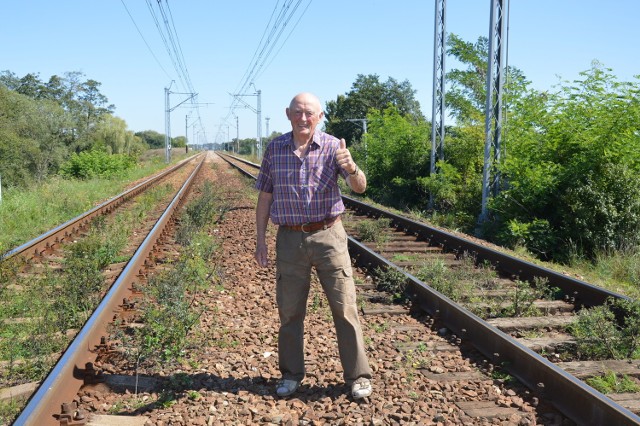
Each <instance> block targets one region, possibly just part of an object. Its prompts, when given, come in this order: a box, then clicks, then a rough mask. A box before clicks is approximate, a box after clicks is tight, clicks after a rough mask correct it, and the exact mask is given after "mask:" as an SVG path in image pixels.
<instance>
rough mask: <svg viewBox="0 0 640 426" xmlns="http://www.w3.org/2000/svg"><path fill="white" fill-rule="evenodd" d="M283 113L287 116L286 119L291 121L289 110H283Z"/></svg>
mask: <svg viewBox="0 0 640 426" xmlns="http://www.w3.org/2000/svg"><path fill="white" fill-rule="evenodd" d="M284 113H285V114H287V118H288V119H289V120H291V117H289V108H285V109H284Z"/></svg>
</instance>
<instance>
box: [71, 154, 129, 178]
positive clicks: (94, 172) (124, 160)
mask: <svg viewBox="0 0 640 426" xmlns="http://www.w3.org/2000/svg"><path fill="white" fill-rule="evenodd" d="M135 164H136V161H135V159H134V158H133V157H131V156H129V155H126V154H113V155H109V154H107V153H105V152H102V151H83V152H81V153H80V154H76V153H74V154H73V155H71V158H70V159H69V161H67V162H66V163H64V164H63V165H62V167H61V168H60V174H61V175H62V176H64V177H70V178H76V179H91V178H94V177H111V176H115V175H117V174H118V173H121V172H123V171H125V170H128V169H130V168H132V167H134V166H135Z"/></svg>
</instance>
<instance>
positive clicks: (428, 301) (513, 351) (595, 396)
mask: <svg viewBox="0 0 640 426" xmlns="http://www.w3.org/2000/svg"><path fill="white" fill-rule="evenodd" d="M234 158H235V157H234ZM225 160H226V159H225ZM227 161H228V160H227ZM243 162H244V163H246V164H250V165H252V166H254V167H259V166H257V165H255V164H253V163H250V162H247V161H243ZM342 198H343V201H344V203H345V205H346V206H347V207H349V208H350V209H353V210H356V211H360V212H362V213H364V214H367V215H371V216H374V217H380V216H384V217H387V218H390V219H392V222H393V225H394V226H395V227H396V228H399V229H402V230H404V231H405V232H407V233H411V234H414V235H416V236H419V237H420V238H423V239H425V240H426V241H428V242H429V243H430V244H432V245H438V246H441V247H445V248H446V249H448V250H452V251H454V252H457V253H459V254H462V253H464V252H467V253H469V254H472V255H473V256H475V257H476V258H477V259H478V260H479V261H482V260H487V261H489V262H491V263H492V264H493V265H494V266H496V268H497V269H499V270H500V271H504V272H507V273H510V274H512V275H514V276H516V277H518V278H519V279H523V280H532V279H533V278H534V277H541V278H547V279H548V280H549V283H550V285H552V286H557V287H559V288H560V289H561V290H562V291H563V292H564V293H565V294H567V295H570V296H571V297H573V298H575V303H576V304H578V305H583V306H594V305H600V304H602V303H604V301H605V300H606V299H608V298H609V297H613V298H623V299H628V298H627V297H626V296H623V295H621V294H618V293H614V292H611V291H609V290H606V289H603V288H600V287H597V286H594V285H591V284H589V283H586V282H584V281H580V280H577V279H574V278H572V277H569V276H566V275H563V274H560V273H558V272H555V271H553V270H550V269H548V268H544V267H542V266H539V265H535V264H533V263H530V262H527V261H524V260H521V259H517V258H515V257H513V256H510V255H508V254H506V253H502V252H499V251H497V250H494V249H491V248H489V247H486V246H483V245H480V244H477V243H474V242H472V241H469V240H466V239H464V238H461V237H458V236H456V235H454V234H451V233H449V232H446V231H442V230H439V229H436V228H433V227H430V226H428V225H425V224H423V223H420V222H417V221H414V220H412V219H409V218H406V217H403V216H400V215H397V214H394V213H392V212H389V211H387V210H383V209H379V208H376V207H373V206H371V205H368V204H365V203H363V202H361V201H358V200H355V199H353V198H350V197H347V196H344V195H343V197H342ZM348 240H349V249H350V252H351V254H352V256H353V257H354V258H355V259H356V262H357V263H358V264H360V265H363V266H366V267H367V268H375V267H381V268H394V269H396V270H398V271H400V272H401V273H402V274H403V275H404V276H405V278H406V280H407V285H408V286H407V288H408V290H409V293H413V296H414V298H416V301H417V303H418V306H420V308H421V309H423V310H424V311H425V312H427V313H428V314H429V315H430V316H431V317H433V318H434V320H435V321H437V322H438V323H439V324H442V325H444V326H445V327H447V328H448V329H449V330H451V331H452V332H454V333H455V334H456V335H457V336H459V337H460V338H461V339H463V340H465V341H468V342H470V343H471V344H472V345H473V346H474V347H475V348H476V349H478V350H479V351H480V352H481V353H482V354H484V355H485V356H486V357H487V358H488V359H490V360H491V361H492V362H493V363H494V364H495V365H500V366H501V367H502V368H505V369H506V370H507V371H508V372H509V373H510V374H512V375H513V376H514V377H516V378H517V379H518V380H520V382H521V383H523V384H524V385H526V386H527V387H528V388H529V389H531V390H533V391H534V392H535V393H536V394H537V395H539V396H540V397H541V398H544V399H545V400H547V401H550V402H551V403H552V404H553V405H554V406H555V407H556V408H557V409H558V410H559V411H560V412H562V413H563V414H564V415H566V416H567V417H569V418H570V419H571V420H573V421H574V422H576V423H577V424H581V425H598V426H599V425H603V424H615V425H640V417H638V416H637V415H636V414H634V413H632V412H631V411H629V410H627V409H626V408H624V407H622V406H620V405H619V404H617V403H616V402H614V401H612V400H611V399H610V398H608V397H607V396H606V395H603V394H602V393H600V392H598V391H596V390H595V389H593V388H592V387H590V386H588V385H587V384H585V383H584V382H582V381H581V380H579V379H577V378H576V377H575V376H573V375H571V374H569V373H567V372H565V371H564V370H562V369H561V368H560V367H558V366H556V365H555V364H553V363H552V362H550V361H549V360H547V359H546V358H544V357H542V356H540V355H539V354H537V353H536V352H534V351H533V350H531V349H529V348H527V347H526V346H524V345H522V344H521V343H519V342H518V341H517V340H515V339H513V338H512V337H511V336H509V335H508V334H505V333H504V332H502V331H500V330H499V329H497V328H496V327H494V326H492V325H490V324H488V323H487V322H485V321H483V320H482V319H481V318H479V317H478V316H476V315H474V314H472V313H471V312H469V311H467V310H466V309H464V308H463V307H461V306H459V305H458V304H456V303H455V302H453V301H452V300H451V299H449V298H448V297H446V296H445V295H443V294H441V293H440V292H438V291H436V290H434V289H432V288H431V287H429V285H428V284H426V283H424V282H423V281H421V280H419V279H418V278H416V277H415V276H413V275H412V274H410V273H408V272H406V271H405V270H404V269H403V268H401V267H398V266H397V265H395V264H394V263H392V262H390V261H389V260H387V259H385V258H384V257H382V256H380V255H378V254H377V253H375V252H374V251H372V250H370V249H369V248H368V247H366V246H365V245H363V244H361V243H360V242H358V241H357V240H355V239H353V238H352V237H348Z"/></svg>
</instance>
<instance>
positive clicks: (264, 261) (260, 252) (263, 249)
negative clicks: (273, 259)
mask: <svg viewBox="0 0 640 426" xmlns="http://www.w3.org/2000/svg"><path fill="white" fill-rule="evenodd" d="M254 257H255V258H256V262H258V265H260V266H261V267H263V268H266V267H267V266H269V259H268V257H267V245H266V244H258V245H256V252H255V255H254Z"/></svg>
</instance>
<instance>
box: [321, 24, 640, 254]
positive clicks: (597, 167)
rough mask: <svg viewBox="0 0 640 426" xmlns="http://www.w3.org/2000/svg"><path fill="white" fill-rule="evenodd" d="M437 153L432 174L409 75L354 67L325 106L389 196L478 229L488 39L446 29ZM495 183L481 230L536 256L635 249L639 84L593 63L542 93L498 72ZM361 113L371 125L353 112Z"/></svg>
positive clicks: (639, 239) (378, 193)
mask: <svg viewBox="0 0 640 426" xmlns="http://www.w3.org/2000/svg"><path fill="white" fill-rule="evenodd" d="M447 45H448V49H447V54H448V55H449V56H452V57H454V58H455V59H456V60H457V62H458V63H460V64H462V66H461V67H460V68H458V69H452V70H450V71H448V72H447V73H446V81H447V91H446V97H445V106H446V112H447V116H448V117H451V118H452V120H451V123H450V124H448V125H447V126H446V131H445V139H444V160H443V161H438V163H437V170H438V172H437V173H436V174H434V175H431V174H430V151H431V123H430V122H429V121H428V120H426V119H425V118H424V116H423V114H422V112H421V110H420V105H419V102H418V101H417V100H416V99H415V90H413V89H412V88H411V85H410V83H409V82H407V81H404V82H398V81H397V80H395V79H393V78H389V79H388V80H387V81H385V82H381V81H380V79H379V77H378V76H377V75H359V76H358V77H357V79H356V81H355V82H354V83H353V85H352V88H351V90H350V91H349V92H348V93H345V94H344V95H339V96H337V98H336V99H335V100H331V101H329V102H327V105H326V118H327V122H326V124H325V127H326V130H327V131H328V132H329V133H332V134H334V135H336V136H337V137H344V138H345V139H346V140H347V141H348V143H349V145H350V148H351V150H352V152H353V153H354V156H355V157H356V160H357V162H358V163H359V164H362V167H363V168H365V170H366V171H367V176H368V180H369V189H368V190H367V193H368V194H369V195H370V196H371V197H372V198H373V199H374V200H377V201H379V202H381V203H383V204H385V205H390V206H393V207H396V208H399V209H404V210H412V211H415V212H418V213H421V214H424V215H427V216H429V217H430V218H431V220H433V221H435V222H436V223H439V224H442V225H443V226H446V227H449V228H452V229H459V230H462V231H465V232H470V233H474V232H476V231H477V230H478V226H479V223H478V217H479V214H480V212H481V201H482V170H483V164H484V138H485V134H484V119H485V116H484V105H485V99H486V87H485V86H486V83H485V82H486V68H487V59H486V58H487V57H488V40H487V39H486V38H484V37H481V38H479V39H478V41H477V42H476V43H469V42H465V41H464V40H462V39H460V38H459V37H457V36H456V35H455V34H451V35H449V37H448V43H447ZM506 76H507V78H506V84H505V90H504V94H503V102H504V104H505V105H506V108H505V111H504V116H503V134H502V145H503V152H502V155H501V161H500V164H497V165H496V167H497V168H498V170H499V172H500V176H501V177H502V179H501V182H500V185H501V186H500V187H501V190H500V191H499V193H498V195H497V196H496V197H493V198H492V199H491V200H490V201H489V211H490V213H491V214H490V220H489V221H487V222H484V223H482V228H483V229H482V231H483V232H482V234H483V235H485V236H486V237H487V238H488V239H490V240H492V241H494V242H496V243H499V244H501V245H505V246H508V247H516V246H524V247H526V248H527V249H528V250H529V251H531V252H533V253H535V254H537V255H538V256H539V257H540V258H543V259H556V260H560V261H562V260H567V259H568V258H570V257H574V256H580V257H587V258H593V257H594V256H597V255H598V254H601V253H607V252H611V251H620V250H629V251H631V252H637V251H638V248H639V247H640V173H639V172H640V95H639V93H640V85H639V81H638V77H636V79H635V80H634V81H633V82H620V81H618V80H617V78H616V77H615V76H614V75H613V74H612V72H611V70H610V69H608V68H606V67H604V66H603V65H602V64H600V63H598V62H597V61H594V62H593V63H592V64H591V67H590V68H589V69H587V70H586V71H584V72H582V73H580V78H578V79H576V80H575V81H560V82H559V83H558V85H557V86H555V87H554V89H553V90H550V91H538V90H535V89H534V88H532V85H531V82H530V81H528V80H527V79H526V76H525V75H524V74H523V72H522V71H520V70H519V69H517V68H515V67H512V66H509V67H508V69H507V70H506ZM354 119H366V124H367V133H366V134H365V133H364V126H362V124H363V123H362V122H361V121H357V120H356V121H354Z"/></svg>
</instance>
